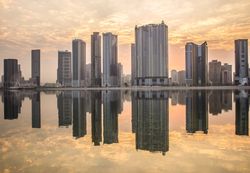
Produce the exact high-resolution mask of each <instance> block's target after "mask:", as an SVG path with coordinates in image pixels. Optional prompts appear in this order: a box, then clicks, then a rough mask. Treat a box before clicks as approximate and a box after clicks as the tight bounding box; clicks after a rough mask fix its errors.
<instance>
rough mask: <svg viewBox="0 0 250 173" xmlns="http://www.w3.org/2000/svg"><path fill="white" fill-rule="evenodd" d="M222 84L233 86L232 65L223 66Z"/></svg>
mask: <svg viewBox="0 0 250 173" xmlns="http://www.w3.org/2000/svg"><path fill="white" fill-rule="evenodd" d="M221 84H222V85H232V65H229V64H227V63H225V64H224V65H222V66H221Z"/></svg>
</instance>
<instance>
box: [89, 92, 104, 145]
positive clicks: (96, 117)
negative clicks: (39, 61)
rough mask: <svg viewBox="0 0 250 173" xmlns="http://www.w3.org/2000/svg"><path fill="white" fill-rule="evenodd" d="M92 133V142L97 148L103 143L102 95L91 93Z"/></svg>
mask: <svg viewBox="0 0 250 173" xmlns="http://www.w3.org/2000/svg"><path fill="white" fill-rule="evenodd" d="M91 125H92V127H91V131H92V142H93V143H94V145H95V146H97V145H100V143H101V142H102V93H101V91H92V92H91Z"/></svg>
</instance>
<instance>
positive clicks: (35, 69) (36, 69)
mask: <svg viewBox="0 0 250 173" xmlns="http://www.w3.org/2000/svg"><path fill="white" fill-rule="evenodd" d="M40 53H41V52H40V49H36V50H31V79H32V81H33V83H34V85H35V86H37V87H39V86H40V78H41V76H40V56H41V55H40Z"/></svg>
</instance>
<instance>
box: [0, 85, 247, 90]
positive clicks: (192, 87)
mask: <svg viewBox="0 0 250 173" xmlns="http://www.w3.org/2000/svg"><path fill="white" fill-rule="evenodd" d="M0 90H4V88H0ZM6 90H9V91H11V90H19V91H26V90H27V91H28V90H36V91H77V90H78V91H107V90H131V91H144V90H145V91H158V90H159V91H168V90H250V86H189V87H187V86H164V87H162V86H153V87H150V86H144V87H141V86H140V87H134V86H133V87H91V88H74V87H71V88H64V87H58V88H57V87H40V88H13V89H6Z"/></svg>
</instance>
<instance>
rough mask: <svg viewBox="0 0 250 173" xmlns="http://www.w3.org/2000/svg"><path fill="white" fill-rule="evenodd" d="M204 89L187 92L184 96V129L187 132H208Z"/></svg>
mask: <svg viewBox="0 0 250 173" xmlns="http://www.w3.org/2000/svg"><path fill="white" fill-rule="evenodd" d="M207 105H208V104H207V93H206V91H204V90H202V91H197V90H194V91H193V92H189V93H188V94H187V96H186V130H187V132H188V133H195V132H196V131H203V132H204V133H205V134H207V133H208V109H207V107H208V106H207Z"/></svg>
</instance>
